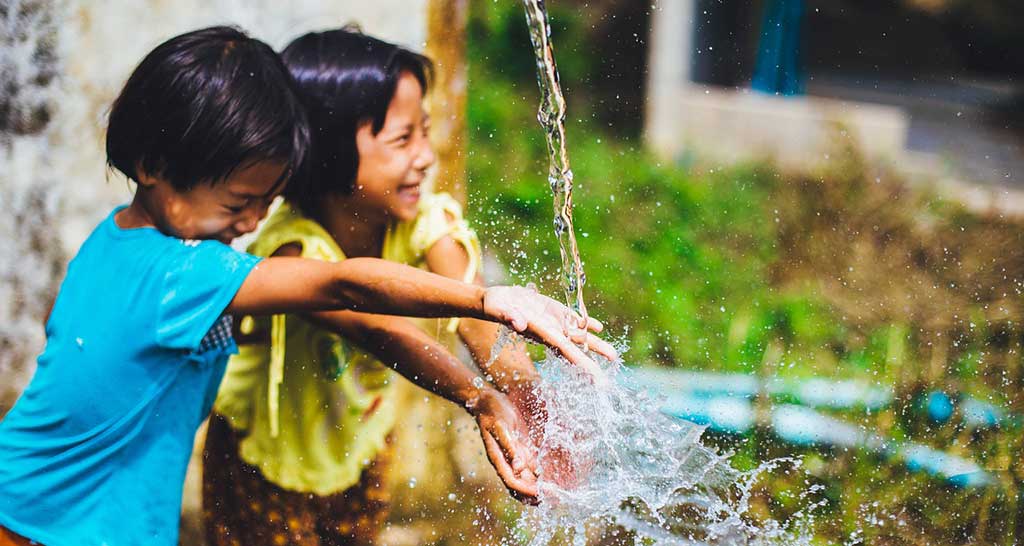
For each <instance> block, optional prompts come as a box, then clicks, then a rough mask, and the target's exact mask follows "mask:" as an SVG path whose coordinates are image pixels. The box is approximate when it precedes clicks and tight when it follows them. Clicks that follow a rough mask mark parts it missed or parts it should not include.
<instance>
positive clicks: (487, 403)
mask: <svg viewBox="0 0 1024 546" xmlns="http://www.w3.org/2000/svg"><path fill="white" fill-rule="evenodd" d="M306 316H307V318H309V319H310V320H312V321H313V322H315V323H317V324H319V325H320V326H322V327H324V328H327V329H329V330H332V331H335V332H338V333H339V334H341V335H343V336H344V337H345V338H346V339H349V340H351V341H353V342H354V343H356V344H358V345H360V346H362V347H364V348H365V349H367V350H369V351H370V352H372V353H373V354H374V355H375V356H376V357H377V358H379V359H380V360H381V361H382V362H384V363H386V364H387V365H389V366H391V367H392V368H394V369H395V370H396V371H398V372H399V373H400V374H402V375H403V376H404V377H406V378H407V379H409V380H411V381H413V382H414V383H416V384H417V385H419V386H420V387H422V388H424V389H426V390H428V391H430V392H433V393H435V394H437V395H439V396H442V397H444V398H447V399H448V400H451V401H452V402H455V403H456V404H459V405H460V406H462V407H463V408H465V409H466V411H467V412H469V413H470V414H471V415H472V416H473V417H474V418H475V419H476V421H477V424H478V426H479V427H480V435H481V436H482V438H483V442H484V447H485V449H486V452H487V457H488V458H489V459H490V461H491V464H492V465H493V466H494V469H495V471H496V472H497V473H498V476H499V477H500V478H501V480H502V481H503V482H504V483H505V486H506V487H507V488H508V490H509V492H510V493H511V494H512V495H513V496H514V497H515V498H517V499H519V500H520V501H522V502H525V503H529V504H535V503H536V502H537V475H536V471H537V462H536V458H535V455H534V447H533V446H532V445H531V443H530V439H529V432H528V431H527V428H526V424H525V423H524V422H523V420H522V418H521V417H520V416H519V414H518V413H517V412H516V410H515V408H514V407H513V405H512V403H511V402H510V401H509V400H508V399H507V398H506V397H505V396H504V395H503V394H501V393H500V392H498V391H496V390H495V389H494V388H493V387H491V386H490V385H488V384H486V383H483V382H482V381H477V383H476V384H475V385H474V379H477V377H478V376H477V375H476V374H475V373H473V372H472V371H470V370H469V369H468V368H467V367H466V366H464V365H463V364H462V362H460V361H459V360H458V359H456V358H455V357H454V356H452V354H451V353H450V352H448V350H447V349H445V347H444V346H443V345H441V344H440V343H438V342H437V341H436V340H434V338H432V337H430V336H429V335H427V334H426V333H424V332H423V331H422V330H420V329H419V328H417V327H416V326H415V325H414V324H412V323H411V322H409V321H408V320H406V319H404V318H400V317H387V316H382V315H371V314H367V313H357V312H353V311H329V312H319V313H309V314H307V315H306Z"/></svg>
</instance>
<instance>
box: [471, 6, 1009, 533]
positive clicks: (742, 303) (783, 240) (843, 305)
mask: <svg viewBox="0 0 1024 546" xmlns="http://www.w3.org/2000/svg"><path fill="white" fill-rule="evenodd" d="M549 9H551V10H552V18H553V23H554V43H555V46H556V48H557V49H556V58H557V59H558V62H559V68H560V71H561V75H562V80H563V86H564V88H565V89H566V94H567V100H568V102H569V107H570V116H569V117H570V119H569V122H568V142H569V146H570V158H571V160H572V163H573V166H574V172H575V175H576V180H577V182H578V187H577V189H576V193H575V203H576V209H575V219H576V229H577V236H578V238H579V242H580V249H581V255H582V257H583V259H584V261H585V268H586V271H587V275H588V284H587V287H586V294H587V298H588V301H589V302H590V303H589V308H590V310H591V312H592V313H593V314H594V315H596V316H599V317H600V318H601V319H603V320H605V321H606V324H608V326H609V327H610V328H609V331H610V332H612V333H613V336H614V335H615V334H619V335H622V336H623V337H624V339H625V340H626V341H628V344H629V346H630V350H629V352H628V353H627V354H626V356H625V358H626V360H627V361H628V362H629V363H630V364H631V365H644V366H666V367H678V368H685V369H700V370H716V371H732V372H744V373H753V374H759V375H762V376H786V377H826V378H861V379H868V380H870V381H872V382H874V383H875V384H877V385H880V386H892V387H894V389H895V392H896V402H895V403H894V404H893V405H892V406H891V407H889V408H887V409H885V410H883V411H881V412H876V413H874V414H869V413H866V412H848V413H846V414H845V415H843V417H844V418H846V419H849V420H851V421H853V422H856V423H858V424H860V425H862V426H863V427H864V428H865V430H868V431H871V432H878V433H883V434H886V435H889V436H892V437H895V438H897V439H913V440H915V441H918V442H921V443H925V444H928V445H931V446H933V447H936V448H939V449H943V450H946V451H951V452H953V453H958V454H961V455H963V456H967V457H971V458H973V459H974V460H976V461H978V462H979V463H980V464H982V465H983V466H985V467H986V468H987V469H989V470H990V471H991V472H992V473H993V475H994V476H995V477H996V483H995V484H994V485H992V486H990V487H987V488H983V489H979V490H962V489H957V488H954V487H951V486H948V485H946V484H944V483H942V482H940V481H938V480H936V479H933V478H929V477H927V476H923V475H920V474H911V473H908V472H907V471H906V470H905V468H904V467H903V466H902V465H901V464H898V463H895V462H890V461H886V460H882V459H879V458H877V457H875V456H873V455H870V454H868V453H866V452H845V451H836V450H820V449H804V448H796V447H792V446H789V445H786V444H783V443H781V442H779V441H777V440H776V439H774V438H773V437H772V435H771V434H770V431H767V430H762V431H759V432H758V434H756V435H755V436H754V437H753V438H747V439H740V440H737V439H730V438H717V439H715V440H716V441H719V442H721V444H722V446H723V447H727V448H729V449H732V450H734V451H736V452H737V456H736V457H735V458H734V463H735V464H737V465H738V466H752V465H755V464H756V462H757V461H760V460H764V459H766V458H769V457H774V456H780V455H792V454H797V455H801V456H803V457H804V460H805V468H807V469H808V471H809V476H801V475H781V476H776V475H773V476H770V477H769V478H768V479H766V480H765V482H764V483H763V484H762V486H761V488H760V490H759V493H758V497H757V504H756V506H755V513H756V514H759V515H762V516H773V517H779V516H785V515H787V514H788V513H791V512H792V511H793V510H795V509H797V508H798V506H796V504H795V503H794V501H793V499H794V495H793V492H794V491H798V490H800V489H802V488H806V487H807V485H806V483H805V482H807V480H808V479H809V480H810V482H814V483H820V484H822V485H824V486H825V493H824V495H825V498H826V499H827V501H828V502H827V504H826V506H825V507H824V508H823V509H822V510H821V511H820V513H819V515H818V517H817V520H816V521H817V523H816V525H817V527H816V532H817V533H818V535H819V536H820V538H821V540H822V541H823V542H830V541H837V542H843V541H845V539H846V538H847V537H849V536H850V535H851V533H860V536H863V537H864V539H865V540H866V542H867V543H870V544H940V543H941V544H968V543H971V544H975V543H976V544H1015V543H1016V542H1015V541H1016V536H1017V534H1018V532H1017V529H1018V527H1019V525H1018V522H1019V521H1020V518H1021V515H1022V514H1021V507H1020V505H1019V504H1018V502H1017V499H1018V494H1019V493H1018V492H1019V489H1020V483H1021V479H1022V478H1024V464H1022V462H1021V457H1020V455H1021V453H1022V447H1024V446H1022V439H1021V434H1020V430H1019V428H1018V425H1017V424H1015V423H1014V422H1008V423H1006V424H1004V425H1003V426H1002V427H997V428H994V429H990V430H983V431H975V430H968V429H966V428H963V427H962V425H958V424H957V423H958V422H959V420H958V419H953V420H951V421H950V424H945V425H937V424H934V423H932V422H930V421H929V420H928V419H927V418H926V417H925V414H924V412H923V410H922V408H921V406H922V397H923V396H924V395H925V393H927V392H929V391H933V390H941V391H943V392H946V393H947V394H949V395H951V396H953V397H954V398H955V397H958V396H962V395H972V396H975V397H978V398H981V399H983V400H988V401H991V402H993V403H995V404H997V405H999V406H1001V407H1004V408H1007V409H1008V410H1010V411H1015V410H1019V409H1021V408H1022V404H1024V402H1022V400H1021V398H1020V394H1019V393H1020V392H1021V388H1020V387H1021V384H1022V380H1024V379H1022V375H1024V374H1022V366H1021V350H1022V343H1024V331H1022V329H1021V320H1022V307H1021V303H1022V301H1021V288H1022V279H1024V247H1022V245H1021V242H1022V237H1024V226H1022V225H1021V223H1020V222H1018V221H1017V220H1014V219H1006V218H1002V217H999V216H997V215H979V214H977V213H971V212H968V211H967V210H966V209H964V208H963V207H962V206H960V205H958V204H956V203H954V202H950V201H947V200H943V199H940V198H939V197H937V196H935V195H933V194H932V193H930V192H929V191H928V190H926V189H921V188H916V187H911V186H908V185H907V184H906V183H905V182H904V181H902V180H901V179H900V178H899V176H898V175H897V174H895V173H892V172H887V171H885V170H884V169H881V168H878V167H876V166H873V165H868V164H866V163H865V162H864V161H862V160H861V159H860V158H859V156H858V154H857V151H856V150H853V149H849V148H847V147H846V146H845V143H844V141H843V139H842V138H841V136H839V135H841V132H840V131H838V130H837V138H836V150H835V153H834V154H832V157H833V159H834V161H833V163H832V165H831V166H830V167H829V168H827V169H826V170H823V171H822V172H818V173H801V174H796V173H784V172H780V171H779V170H778V169H776V168H775V167H773V166H772V165H771V164H768V163H763V164H751V165H740V166H719V165H714V164H706V163H702V162H701V161H700V160H699V158H683V159H682V160H680V161H675V162H671V163H666V162H663V161H660V160H658V159H657V158H655V157H652V156H651V155H649V154H648V153H646V152H645V151H643V149H642V147H641V143H640V142H639V139H638V133H639V123H638V122H639V117H638V116H639V104H638V103H637V101H636V98H635V97H637V96H638V95H639V93H638V89H640V88H641V83H640V78H642V66H641V67H640V68H637V69H636V70H634V71H633V72H631V74H632V75H631V76H630V77H633V78H636V79H635V80H634V83H633V84H631V86H630V87H629V89H628V90H625V91H623V93H622V94H621V95H620V97H624V98H622V101H621V104H619V103H616V102H615V99H614V97H615V96H616V95H615V93H614V91H609V87H608V86H607V85H605V84H604V82H606V80H607V78H605V75H606V74H607V71H608V70H609V64H608V63H609V62H612V63H613V64H614V62H615V59H614V58H612V57H609V56H607V55H605V56H602V55H600V54H599V53H595V51H594V50H591V49H588V48H590V47H591V45H592V44H593V42H592V41H591V40H590V39H589V38H590V37H591V36H589V35H588V33H589V32H592V31H593V29H594V28H595V26H596V25H598V24H599V23H600V21H598V22H595V21H594V19H593V15H592V14H589V15H588V13H587V11H586V10H575V9H571V7H565V6H564V4H559V3H552V4H550V5H549ZM588 17H590V19H588ZM636 39H638V40H640V39H642V37H638V38H636ZM619 43H624V42H619ZM469 44H470V45H469V53H470V72H471V80H470V92H469V101H470V104H469V127H470V131H471V135H470V142H471V143H472V145H471V146H470V150H471V155H470V157H469V173H470V183H469V188H470V205H469V210H470V214H471V216H472V217H473V220H474V223H475V225H476V227H477V229H478V230H479V231H480V233H481V238H482V240H483V241H484V242H485V246H486V247H487V249H488V250H489V251H490V252H491V253H493V254H495V255H497V256H498V257H499V258H500V259H501V260H502V261H503V262H504V263H505V264H506V265H507V266H508V267H509V268H510V272H511V275H512V276H513V277H514V279H513V280H516V281H519V282H538V284H540V285H541V286H542V288H543V290H544V291H545V292H547V293H559V288H558V286H557V281H556V277H555V273H556V272H557V268H558V248H557V244H556V241H555V239H554V236H553V234H552V231H551V216H552V210H551V195H550V193H549V189H548V186H547V183H546V181H545V173H546V169H547V159H546V149H545V144H544V140H543V134H542V133H541V130H540V128H539V126H538V125H537V122H536V119H535V109H536V104H537V102H538V97H537V90H536V82H535V79H534V72H533V71H534V65H533V60H532V57H531V54H530V48H529V44H528V37H527V34H526V30H525V24H524V22H523V17H522V14H521V9H520V6H519V5H518V3H516V2H500V3H495V2H488V1H484V0H480V1H475V2H473V3H472V16H471V24H470V42H469ZM623 47H628V45H625V46H623ZM595 49H596V50H598V51H599V50H600V48H596V47H595ZM618 66H620V68H621V66H623V65H622V63H619V65H618ZM620 79H621V78H620ZM623 112H626V114H623ZM627 118H628V119H627ZM629 119H632V120H633V122H632V123H630V121H629Z"/></svg>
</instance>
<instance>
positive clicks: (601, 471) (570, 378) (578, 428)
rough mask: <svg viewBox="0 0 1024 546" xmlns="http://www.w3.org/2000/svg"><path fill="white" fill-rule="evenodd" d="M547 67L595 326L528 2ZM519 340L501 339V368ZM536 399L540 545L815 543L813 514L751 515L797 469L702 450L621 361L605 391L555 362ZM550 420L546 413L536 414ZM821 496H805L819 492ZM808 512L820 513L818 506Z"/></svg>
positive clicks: (571, 251)
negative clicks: (740, 462)
mask: <svg viewBox="0 0 1024 546" xmlns="http://www.w3.org/2000/svg"><path fill="white" fill-rule="evenodd" d="M523 5H524V7H525V9H526V19H527V24H528V26H529V30H530V41H531V43H532V44H533V51H534V54H535V56H536V62H537V83H538V85H539V86H540V91H541V103H540V108H539V109H538V112H537V119H538V121H540V124H541V126H542V127H543V128H544V132H545V137H546V139H547V145H548V156H549V171H548V182H549V183H550V185H551V191H552V193H553V194H554V212H555V215H554V229H555V235H556V236H557V238H558V246H559V250H560V251H561V257H562V271H561V280H562V287H563V289H564V292H565V300H566V304H567V305H569V306H571V307H572V308H574V309H575V310H577V311H578V312H580V313H581V314H583V315H584V316H586V307H585V305H584V300H583V286H584V284H585V282H586V276H585V274H584V272H583V266H582V261H581V260H580V255H579V249H578V247H577V244H576V235H575V233H574V230H573V222H572V190H573V174H572V169H571V168H570V166H569V158H568V154H567V152H566V139H565V114H566V105H565V99H564V97H563V96H562V91H561V87H560V85H559V80H558V70H557V68H556V66H555V59H554V52H553V49H552V45H551V27H550V25H549V23H548V17H547V12H546V10H545V6H544V1H543V0H523ZM509 340H510V337H509V336H506V335H503V336H502V337H500V338H499V340H498V343H497V344H496V345H495V347H494V350H493V352H492V359H493V357H494V356H495V355H497V354H498V353H500V352H501V350H502V347H503V346H504V345H505V344H506V343H508V342H509ZM540 368H541V372H542V376H543V380H542V381H541V383H540V385H538V387H537V389H538V391H537V393H536V394H537V398H538V399H539V400H540V401H541V404H540V406H541V408H543V409H542V410H540V411H542V413H543V421H544V423H545V424H544V430H543V435H542V438H541V439H540V446H539V448H540V461H541V466H542V473H541V476H540V498H541V505H540V506H539V507H537V508H535V509H531V510H528V511H527V512H526V513H525V515H524V518H523V520H522V521H521V522H520V523H521V530H522V531H523V534H527V535H530V534H532V538H530V539H529V544H530V546H544V545H546V544H549V543H550V542H552V541H553V540H555V539H556V538H558V537H562V538H570V539H571V540H572V543H573V544H574V545H579V546H583V545H584V544H586V543H587V541H588V534H600V535H602V536H603V537H608V536H609V535H620V534H621V535H622V536H621V537H620V536H615V543H617V544H618V543H628V542H624V541H628V540H629V539H632V540H633V541H634V542H636V543H643V544H666V545H668V544H672V545H698V544H708V543H714V544H719V545H726V546H731V545H751V546H761V545H783V544H784V545H786V546H793V545H801V544H810V538H809V537H810V536H811V535H810V532H809V530H808V529H809V528H810V525H809V522H810V515H809V512H806V513H798V514H797V515H796V516H794V517H793V518H792V519H791V521H790V522H789V523H781V522H777V521H775V520H771V519H768V520H767V521H757V520H756V518H753V517H751V516H750V514H749V506H750V502H749V501H750V498H751V494H752V490H753V487H754V485H755V483H756V482H757V478H758V476H760V475H761V474H762V473H764V472H769V471H773V470H775V469H777V468H780V467H781V466H783V465H796V462H795V461H793V460H788V459H786V460H775V461H770V462H768V463H765V464H763V465H761V466H760V467H759V468H757V469H755V470H754V471H752V472H740V471H737V470H736V469H734V468H733V467H732V466H731V465H730V464H729V460H728V457H727V456H726V455H723V454H720V453H718V452H717V451H716V450H714V449H712V448H709V447H707V446H705V445H704V444H703V443H702V442H701V436H702V434H703V431H704V428H703V427H701V426H698V425H696V424H693V423H690V422H687V421H681V420H678V419H673V418H670V417H668V416H665V415H663V414H662V413H661V412H660V411H659V410H658V408H659V407H660V406H661V402H660V401H659V400H657V399H656V398H655V397H654V396H652V395H651V394H649V393H647V392H645V391H644V390H643V389H641V388H639V387H637V386H635V385H631V384H630V382H629V381H628V379H627V378H625V377H624V376H623V374H624V373H625V372H624V371H623V368H622V367H621V366H620V365H619V363H608V362H605V366H604V368H605V372H606V373H607V374H608V375H609V377H611V378H612V379H613V381H612V384H611V385H608V386H603V387H599V386H595V383H594V382H593V381H592V380H591V379H590V377H589V376H585V375H584V374H583V373H582V372H581V371H580V370H578V369H575V368H573V367H571V366H569V365H567V364H566V363H565V362H564V361H563V360H561V359H560V358H558V357H556V356H554V355H552V354H550V353H549V354H548V357H547V358H546V360H545V361H544V362H542V363H541V364H540ZM533 418H534V420H535V421H536V420H539V419H541V418H542V417H541V416H540V415H535V416H533ZM814 492H815V491H814V489H813V488H809V489H808V490H807V491H805V492H803V493H802V495H804V496H805V497H807V496H809V495H811V494H813V493H814ZM808 503H809V504H810V505H809V506H808V510H809V511H810V510H813V508H814V507H816V506H817V505H816V504H814V503H812V502H811V501H810V500H808Z"/></svg>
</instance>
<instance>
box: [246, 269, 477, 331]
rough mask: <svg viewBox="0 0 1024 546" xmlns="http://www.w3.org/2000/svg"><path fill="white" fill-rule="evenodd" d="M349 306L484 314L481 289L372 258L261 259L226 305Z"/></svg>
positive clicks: (277, 308)
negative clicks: (326, 260) (331, 260)
mask: <svg viewBox="0 0 1024 546" xmlns="http://www.w3.org/2000/svg"><path fill="white" fill-rule="evenodd" d="M340 309H350V310H357V311H365V312H371V313H386V314H401V315H410V316H420V317H450V316H468V317H476V318H485V317H487V316H488V315H487V314H486V313H485V310H484V290H483V289H482V288H480V287H478V286H472V285H467V284H465V283H460V282H458V281H454V280H451V279H446V278H443V277H440V276H438V275H431V274H430V273H426V272H424V271H420V270H418V269H415V268H413V267H409V266H406V265H402V264H397V263H394V262H388V261H385V260H378V259H374V258H353V259H350V260H344V261H342V262H339V263H329V262H321V261H319V260H307V259H303V258H295V257H272V258H267V259H265V260H263V261H262V262H260V263H259V264H258V265H257V266H256V267H255V268H254V269H253V270H252V272H251V273H249V276H248V277H246V279H245V281H244V282H243V283H242V286H241V288H239V290H238V293H237V294H235V298H234V299H233V300H232V301H231V304H230V305H229V306H228V309H227V310H228V312H230V313H234V314H248V315H259V314H273V313H289V312H303V311H326V310H340Z"/></svg>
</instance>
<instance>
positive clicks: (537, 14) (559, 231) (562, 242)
mask: <svg viewBox="0 0 1024 546" xmlns="http://www.w3.org/2000/svg"><path fill="white" fill-rule="evenodd" d="M523 4H524V5H525V7H526V21H527V24H528V25H529V28H530V42H531V43H532V44H533V52H534V55H535V56H536V57H537V84H538V85H539V86H540V95H541V102H540V108H539V109H538V110H537V120H538V121H540V124H541V126H542V127H544V134H545V136H546V137H547V143H548V157H549V160H550V163H549V167H548V183H549V184H551V192H552V193H553V194H554V201H555V218H554V226H555V236H557V237H558V248H559V250H560V251H561V253H562V275H561V280H562V288H563V289H564V290H565V303H566V305H568V306H570V307H572V308H573V309H575V310H576V311H578V312H579V313H580V314H582V315H583V316H584V317H586V312H587V311H586V305H585V304H584V302H583V285H584V284H586V281H587V277H586V275H585V274H584V273H583V263H582V262H581V261H580V251H579V248H577V246H576V232H575V231H574V230H573V226H572V189H573V179H572V169H571V168H570V167H569V154H568V153H567V152H566V150H565V98H563V97H562V87H561V85H559V83H558V68H557V67H556V66H555V55H554V51H553V50H552V48H551V26H550V25H549V24H548V14H547V11H546V10H545V9H544V2H543V0H524V1H523Z"/></svg>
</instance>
